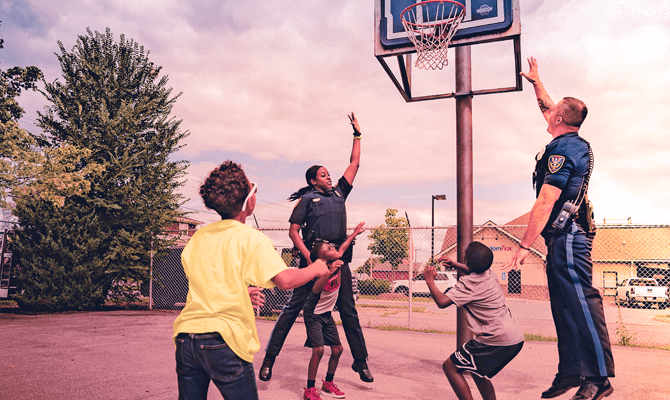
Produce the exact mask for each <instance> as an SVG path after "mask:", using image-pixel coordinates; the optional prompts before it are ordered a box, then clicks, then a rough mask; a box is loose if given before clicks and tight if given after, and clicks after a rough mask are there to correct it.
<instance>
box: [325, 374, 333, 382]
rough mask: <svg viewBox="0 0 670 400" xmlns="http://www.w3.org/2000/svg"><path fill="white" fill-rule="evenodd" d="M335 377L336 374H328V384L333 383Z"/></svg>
mask: <svg viewBox="0 0 670 400" xmlns="http://www.w3.org/2000/svg"><path fill="white" fill-rule="evenodd" d="M334 376H335V374H328V373H326V382H332V381H333V377H334Z"/></svg>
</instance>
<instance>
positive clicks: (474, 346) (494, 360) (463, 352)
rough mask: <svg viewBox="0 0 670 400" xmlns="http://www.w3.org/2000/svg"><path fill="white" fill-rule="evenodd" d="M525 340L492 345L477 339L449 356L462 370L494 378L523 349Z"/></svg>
mask: <svg viewBox="0 0 670 400" xmlns="http://www.w3.org/2000/svg"><path fill="white" fill-rule="evenodd" d="M522 347H523V342H521V343H518V344H513V345H511V346H490V345H487V344H483V343H480V342H478V341H476V340H475V339H472V340H470V341H469V342H467V343H466V344H464V345H463V346H462V347H461V348H460V349H458V350H456V351H455V352H454V354H452V355H451V357H449V358H450V359H451V362H452V363H454V365H455V366H456V368H457V369H458V370H459V371H460V372H464V371H470V372H471V373H473V374H475V375H477V376H479V377H482V378H493V377H494V376H495V375H496V374H497V373H498V372H500V370H501V369H503V367H505V365H507V364H508V363H509V362H510V361H512V359H513V358H514V357H516V355H517V354H519V352H520V351H521V348H522Z"/></svg>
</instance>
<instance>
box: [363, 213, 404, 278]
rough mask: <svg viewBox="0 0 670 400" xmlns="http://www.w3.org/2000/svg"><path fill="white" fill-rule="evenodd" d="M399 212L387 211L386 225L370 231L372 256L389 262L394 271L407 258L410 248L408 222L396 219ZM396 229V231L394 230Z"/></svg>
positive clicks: (369, 248) (369, 247)
mask: <svg viewBox="0 0 670 400" xmlns="http://www.w3.org/2000/svg"><path fill="white" fill-rule="evenodd" d="M397 213H398V210H396V209H392V208H389V209H387V210H386V216H385V220H384V224H382V225H380V226H379V227H377V228H372V229H370V245H369V246H368V250H370V252H371V253H372V254H376V255H379V256H381V262H388V263H389V264H391V266H392V267H393V269H394V270H397V269H398V265H399V264H400V263H401V262H402V261H403V260H404V259H406V258H407V256H408V254H409V253H408V248H409V232H408V229H407V228H408V225H407V220H405V219H404V218H398V217H396V214H397ZM394 228H395V229H394Z"/></svg>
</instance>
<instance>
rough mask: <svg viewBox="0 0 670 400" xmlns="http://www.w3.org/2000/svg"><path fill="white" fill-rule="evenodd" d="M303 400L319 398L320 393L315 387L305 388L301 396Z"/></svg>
mask: <svg viewBox="0 0 670 400" xmlns="http://www.w3.org/2000/svg"><path fill="white" fill-rule="evenodd" d="M302 398H303V400H321V395H319V391H318V390H316V388H314V387H312V388H305V394H304V395H303V396H302Z"/></svg>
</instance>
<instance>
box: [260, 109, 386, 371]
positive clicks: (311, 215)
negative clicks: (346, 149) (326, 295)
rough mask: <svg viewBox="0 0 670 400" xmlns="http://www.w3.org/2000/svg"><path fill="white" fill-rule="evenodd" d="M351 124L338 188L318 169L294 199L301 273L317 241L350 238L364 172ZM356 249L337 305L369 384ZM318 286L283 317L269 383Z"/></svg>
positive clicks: (271, 348)
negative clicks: (355, 189)
mask: <svg viewBox="0 0 670 400" xmlns="http://www.w3.org/2000/svg"><path fill="white" fill-rule="evenodd" d="M349 120H350V121H351V125H352V126H353V128H354V139H353V145H352V149H351V158H350V160H349V166H348V167H347V169H346V170H345V171H344V175H343V176H342V177H341V178H340V179H339V181H338V182H337V185H336V186H335V187H333V186H332V181H331V178H330V174H329V173H328V170H327V169H326V168H325V167H323V166H321V165H314V166H312V167H310V168H309V169H308V170H307V172H306V173H305V180H306V181H307V186H306V187H304V188H302V189H300V190H298V191H297V192H295V193H293V194H292V195H291V197H289V200H290V201H293V200H298V199H299V200H300V201H299V202H298V204H297V205H296V206H295V208H294V209H293V213H292V214H291V217H290V218H289V222H290V223H291V227H290V228H289V236H290V238H291V240H292V241H293V244H294V246H295V248H296V249H297V250H298V251H299V254H300V268H304V267H306V266H307V265H308V263H309V261H308V260H309V259H310V258H309V252H310V250H311V248H312V245H313V244H314V242H315V241H317V240H324V241H328V242H329V243H333V244H335V245H336V246H339V245H340V244H342V242H343V241H344V240H345V239H346V237H347V213H346V208H345V201H346V199H347V196H348V195H349V193H350V192H351V189H352V184H353V182H354V178H355V177H356V173H357V172H358V167H359V164H360V158H361V137H362V136H361V130H360V127H359V125H358V121H357V120H356V117H355V116H354V113H351V115H349ZM301 233H302V235H301ZM353 247H354V246H353V244H352V245H351V246H349V248H348V249H347V251H346V252H345V253H344V255H343V256H342V258H341V260H342V261H344V264H343V265H342V267H341V268H340V271H341V274H342V283H341V286H340V293H339V296H338V300H337V303H336V304H337V308H338V310H339V312H340V318H341V319H342V326H343V328H344V333H345V334H346V337H347V341H348V343H349V348H350V349H351V353H352V356H353V358H354V363H353V365H352V369H353V370H354V371H356V372H357V373H358V374H359V377H360V378H361V380H363V381H364V382H372V381H373V380H374V378H373V376H372V373H371V372H370V369H369V368H368V365H367V361H366V360H367V357H368V352H367V348H366V346H365V338H364V337H363V330H362V329H361V325H360V322H359V320H358V313H357V311H356V307H355V302H354V294H353V288H352V281H351V270H350V269H349V262H351V255H352V249H353ZM313 283H314V282H310V283H308V284H306V285H305V286H302V287H299V288H295V289H293V293H292V294H291V298H290V299H289V301H288V303H287V304H286V306H284V309H283V310H282V312H281V314H280V315H279V318H278V319H277V322H276V323H275V326H274V329H273V330H272V334H271V336H270V340H269V341H268V344H267V347H266V348H265V357H264V359H263V364H262V366H261V369H260V371H259V373H258V377H259V379H260V380H262V381H269V380H270V379H271V378H272V367H273V365H274V362H275V358H276V357H277V355H278V354H279V352H280V351H281V348H282V346H283V345H284V341H285V340H286V336H287V335H288V332H289V330H290V329H291V327H292V326H293V323H294V322H295V319H296V317H297V316H298V314H299V313H300V310H302V308H303V306H304V305H305V301H306V300H307V297H308V296H309V293H310V292H311V291H312V285H313Z"/></svg>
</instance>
